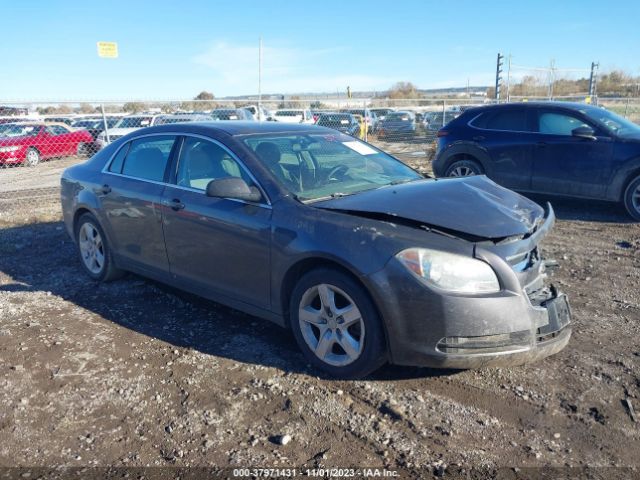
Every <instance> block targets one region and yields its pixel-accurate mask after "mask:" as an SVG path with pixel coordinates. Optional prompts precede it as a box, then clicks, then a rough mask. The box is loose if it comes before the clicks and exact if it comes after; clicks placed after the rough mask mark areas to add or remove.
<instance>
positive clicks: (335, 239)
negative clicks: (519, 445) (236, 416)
mask: <svg viewBox="0 0 640 480" xmlns="http://www.w3.org/2000/svg"><path fill="white" fill-rule="evenodd" d="M62 208H63V212H64V220H65V223H66V227H67V230H68V232H69V234H70V235H71V236H72V237H73V239H74V240H75V241H76V242H77V245H78V247H79V248H78V251H79V257H80V262H81V265H82V266H83V268H84V270H85V271H86V273H87V275H89V276H90V277H91V278H93V279H94V280H96V281H108V280H114V279H116V278H118V277H119V276H121V275H123V274H124V272H125V271H130V272H135V273H137V274H139V275H143V276H146V277H149V278H153V279H155V280H158V281H160V282H165V283H167V284H170V285H173V286H175V287H178V288H181V289H184V290H187V291H190V292H193V293H196V294H199V295H202V296H204V297H207V298H209V299H212V300H215V301H217V302H220V303H223V304H226V305H229V306H231V307H234V308H236V309H238V310H242V311H244V312H247V313H250V314H252V315H255V316H258V317H261V318H264V319H267V320H271V321H273V322H276V323H277V324H279V325H281V326H283V327H286V328H289V329H291V330H292V332H293V335H294V337H295V339H296V341H297V343H298V344H299V346H300V348H301V350H302V352H303V353H304V355H305V356H306V358H307V360H308V361H309V362H310V363H312V364H313V365H314V366H316V367H318V368H320V369H323V370H325V371H326V372H328V373H329V374H331V375H333V376H336V377H341V378H356V377H362V376H365V375H367V374H368V373H370V372H372V371H373V370H375V369H376V368H378V367H379V366H381V365H382V364H384V363H385V362H391V363H395V364H401V365H426V366H435V367H452V368H471V367H478V366H486V365H509V364H516V363H522V362H525V361H530V360H534V359H538V358H541V357H544V356H547V355H550V354H552V353H555V352H558V351H559V350H561V349H562V348H563V347H564V346H565V345H566V344H567V342H568V341H569V337H570V333H571V329H570V310H569V305H568V302H567V299H566V296H565V295H564V294H562V293H560V292H559V291H558V290H557V289H556V288H555V287H553V286H552V285H550V284H549V283H548V281H547V274H546V273H545V261H544V260H543V257H542V255H541V251H540V248H539V243H540V240H541V239H542V238H543V237H544V236H545V235H546V233H547V232H548V231H549V229H550V228H551V226H552V224H553V222H554V214H553V210H552V209H551V206H549V205H548V206H547V207H546V208H545V209H543V208H542V207H540V206H538V205H537V204H535V203H533V202H531V201H529V200H527V199H526V198H524V197H522V196H520V195H518V194H516V193H513V192H512V191H510V190H507V189H505V188H502V187H500V186H498V185H496V184H495V183H493V182H492V181H490V180H488V179H487V178H486V177H484V176H476V177H469V178H460V179H445V180H433V179H429V178H424V177H423V176H422V175H420V174H418V173H417V172H415V171H414V170H412V169H411V168H409V167H407V166H406V165H404V164H403V163H401V162H400V161H398V160H396V159H395V158H393V157H391V156H389V155H387V154H386V153H384V152H382V151H380V150H378V149H376V148H375V147H372V146H371V145H369V144H366V143H364V142H361V141H359V140H356V139H354V138H353V137H350V136H348V135H344V134H342V133H340V132H337V131H335V130H330V129H327V128H323V127H318V126H310V125H291V124H280V123H271V122H268V123H257V122H216V123H197V122H196V123H183V124H173V125H162V126H157V127H151V128H146V129H141V130H137V131H135V132H133V133H131V134H129V135H127V136H125V137H123V138H121V139H119V140H117V141H115V142H113V143H112V144H110V145H109V146H107V147H106V148H105V149H103V150H102V151H100V152H99V153H97V154H96V155H95V156H94V157H92V158H91V159H90V160H89V161H87V162H86V163H83V164H80V165H76V166H73V167H71V168H69V169H67V170H66V171H65V172H64V174H63V176H62Z"/></svg>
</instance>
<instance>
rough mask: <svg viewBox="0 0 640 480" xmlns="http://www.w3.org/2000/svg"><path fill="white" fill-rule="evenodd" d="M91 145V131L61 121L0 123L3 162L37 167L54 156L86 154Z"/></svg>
mask: <svg viewBox="0 0 640 480" xmlns="http://www.w3.org/2000/svg"><path fill="white" fill-rule="evenodd" d="M92 145H93V137H92V136H91V134H90V133H89V132H87V131H86V130H73V129H71V128H69V127H68V126H67V125H64V124H60V123H54V124H51V123H49V124H46V125H45V124H43V123H9V124H4V125H0V165H17V164H27V165H30V166H34V165H37V164H38V163H40V161H41V160H47V159H50V158H54V157H66V156H72V155H86V154H87V153H88V152H90V150H91V147H92Z"/></svg>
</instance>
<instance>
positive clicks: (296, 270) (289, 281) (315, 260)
mask: <svg viewBox="0 0 640 480" xmlns="http://www.w3.org/2000/svg"><path fill="white" fill-rule="evenodd" d="M321 268H326V269H332V270H336V271H338V272H341V273H343V274H345V275H347V276H348V277H350V278H351V279H352V280H353V281H355V282H356V283H357V284H358V285H360V286H361V287H362V289H363V290H364V292H365V295H367V297H368V298H369V300H370V301H371V304H372V305H373V308H375V309H376V313H377V314H378V316H379V318H380V321H381V323H382V329H383V335H384V341H385V345H386V347H387V351H389V335H388V331H387V325H386V322H385V319H384V317H383V315H382V309H381V308H380V307H379V305H378V302H377V301H376V299H375V298H374V296H373V295H371V290H370V288H369V287H368V285H367V284H366V282H364V281H363V279H362V277H361V276H359V275H358V274H357V273H356V272H354V271H353V270H352V269H351V268H350V267H347V266H345V265H343V264H341V263H340V262H338V261H336V260H334V259H331V258H327V257H322V256H313V257H307V258H303V259H301V260H299V261H297V262H295V263H294V264H293V265H291V266H290V267H289V268H288V269H287V271H286V273H285V274H284V276H283V277H282V282H281V288H280V296H279V298H280V308H281V309H282V317H283V319H284V325H285V327H286V328H291V323H290V322H291V315H290V313H291V312H290V311H289V302H290V300H291V294H292V293H293V289H294V288H295V286H296V284H297V283H298V280H300V279H301V278H302V277H303V276H304V275H305V274H306V273H308V272H310V271H312V270H317V269H321Z"/></svg>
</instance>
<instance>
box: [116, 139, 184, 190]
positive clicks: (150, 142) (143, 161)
mask: <svg viewBox="0 0 640 480" xmlns="http://www.w3.org/2000/svg"><path fill="white" fill-rule="evenodd" d="M175 139H176V137H175V136H173V135H162V136H154V137H146V138H141V139H138V140H134V141H132V142H131V146H130V147H129V152H128V153H127V156H126V158H125V159H124V166H123V168H122V174H123V175H128V176H130V177H135V178H141V179H144V180H152V181H154V182H161V181H162V180H163V179H164V172H165V169H166V167H167V163H168V162H169V156H170V155H171V149H172V148H173V144H174V142H175Z"/></svg>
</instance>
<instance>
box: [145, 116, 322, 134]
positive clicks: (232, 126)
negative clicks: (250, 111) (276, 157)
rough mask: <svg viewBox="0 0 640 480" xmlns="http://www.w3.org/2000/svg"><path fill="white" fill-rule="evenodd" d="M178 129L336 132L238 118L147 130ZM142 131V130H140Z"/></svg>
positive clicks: (238, 131)
mask: <svg viewBox="0 0 640 480" xmlns="http://www.w3.org/2000/svg"><path fill="white" fill-rule="evenodd" d="M176 130H178V131H180V132H184V133H199V134H204V135H206V134H210V133H219V132H222V133H226V134H228V135H233V136H235V135H251V134H269V133H275V134H278V133H280V134H282V133H294V134H295V133H303V132H306V133H309V132H311V133H323V132H328V133H335V131H334V130H331V129H329V128H324V127H319V126H316V125H309V124H302V123H279V122H256V121H237V120H220V121H217V122H216V121H211V122H188V123H173V124H169V125H157V126H154V127H148V128H146V129H145V132H149V133H151V132H163V131H173V132H175V131H176ZM138 132H140V130H138Z"/></svg>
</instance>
